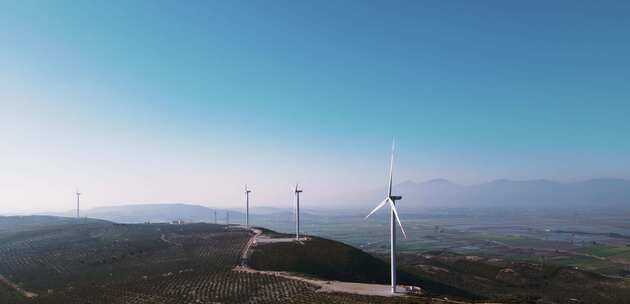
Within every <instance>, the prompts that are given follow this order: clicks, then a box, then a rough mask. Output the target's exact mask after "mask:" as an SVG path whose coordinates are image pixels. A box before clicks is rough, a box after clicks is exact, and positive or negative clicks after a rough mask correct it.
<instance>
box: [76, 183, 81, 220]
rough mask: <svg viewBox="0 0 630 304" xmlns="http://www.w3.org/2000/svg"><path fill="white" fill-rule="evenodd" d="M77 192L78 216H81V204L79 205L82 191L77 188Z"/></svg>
mask: <svg viewBox="0 0 630 304" xmlns="http://www.w3.org/2000/svg"><path fill="white" fill-rule="evenodd" d="M75 193H76V195H77V218H79V215H80V213H79V211H80V208H79V206H80V205H79V197H80V196H81V192H79V189H77V191H75Z"/></svg>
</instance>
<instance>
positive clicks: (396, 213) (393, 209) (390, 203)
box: [389, 200, 407, 240]
mask: <svg viewBox="0 0 630 304" xmlns="http://www.w3.org/2000/svg"><path fill="white" fill-rule="evenodd" d="M389 205H390V206H391V207H392V211H393V212H394V216H395V217H396V221H397V222H398V226H400V230H401V231H402V234H403V236H404V237H405V240H406V239H407V234H406V233H405V228H403V225H402V223H401V222H400V217H399V216H398V210H396V205H395V204H394V202H393V201H392V200H389Z"/></svg>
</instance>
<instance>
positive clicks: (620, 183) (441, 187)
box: [349, 179, 630, 211]
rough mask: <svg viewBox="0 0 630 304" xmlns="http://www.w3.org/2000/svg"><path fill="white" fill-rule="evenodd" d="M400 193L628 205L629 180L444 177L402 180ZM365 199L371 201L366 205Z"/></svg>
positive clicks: (456, 204) (482, 201) (446, 204)
mask: <svg viewBox="0 0 630 304" xmlns="http://www.w3.org/2000/svg"><path fill="white" fill-rule="evenodd" d="M394 192H395V194H396V195H402V196H403V200H402V201H401V202H400V208H401V209H403V210H407V211H411V210H422V209H425V208H462V207H463V208H467V207H470V208H478V207H548V208H567V207H569V208H571V207H580V208H582V207H584V208H587V207H590V208H599V207H630V181H628V180H623V179H592V180H586V181H579V182H557V181H550V180H525V181H515V180H507V179H501V180H495V181H492V182H489V183H483V184H477V185H459V184H455V183H452V182H450V181H448V180H445V179H434V180H429V181H426V182H423V183H416V182H413V181H405V182H403V183H400V184H397V185H395V186H394ZM384 196H385V189H381V190H379V191H373V192H369V193H363V194H359V195H357V196H355V199H353V200H352V201H350V202H349V205H351V206H358V205H357V204H360V206H361V209H366V208H368V209H369V207H371V206H372V205H374V206H375V205H376V203H378V202H379V201H380V200H382V199H383V197H384ZM366 202H371V203H372V204H368V206H365V204H366Z"/></svg>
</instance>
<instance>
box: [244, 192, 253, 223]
mask: <svg viewBox="0 0 630 304" xmlns="http://www.w3.org/2000/svg"><path fill="white" fill-rule="evenodd" d="M251 192H252V190H249V189H248V188H247V184H245V227H247V228H249V194H250V193H251Z"/></svg>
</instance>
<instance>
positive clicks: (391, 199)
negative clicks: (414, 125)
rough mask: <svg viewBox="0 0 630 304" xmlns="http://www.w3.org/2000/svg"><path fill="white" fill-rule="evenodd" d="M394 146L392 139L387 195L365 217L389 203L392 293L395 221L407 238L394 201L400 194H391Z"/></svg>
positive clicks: (394, 288)
mask: <svg viewBox="0 0 630 304" xmlns="http://www.w3.org/2000/svg"><path fill="white" fill-rule="evenodd" d="M394 148H395V142H393V141H392V156H391V159H390V161H389V188H388V190H387V197H386V198H385V200H383V201H382V202H381V203H380V204H379V205H378V206H376V208H374V210H372V212H370V214H368V215H367V216H366V217H365V218H366V219H367V218H368V217H369V216H370V215H372V214H373V213H374V212H376V210H378V209H380V208H381V207H383V206H385V205H387V204H388V203H389V207H390V209H391V215H390V216H391V223H390V233H391V235H390V245H391V249H390V253H391V284H392V293H395V292H396V222H398V225H399V226H400V230H401V231H402V233H403V236H404V237H405V239H407V234H406V233H405V229H404V228H403V226H402V223H401V222H400V217H399V216H398V210H396V201H399V200H401V199H402V196H394V195H392V178H393V174H394Z"/></svg>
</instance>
